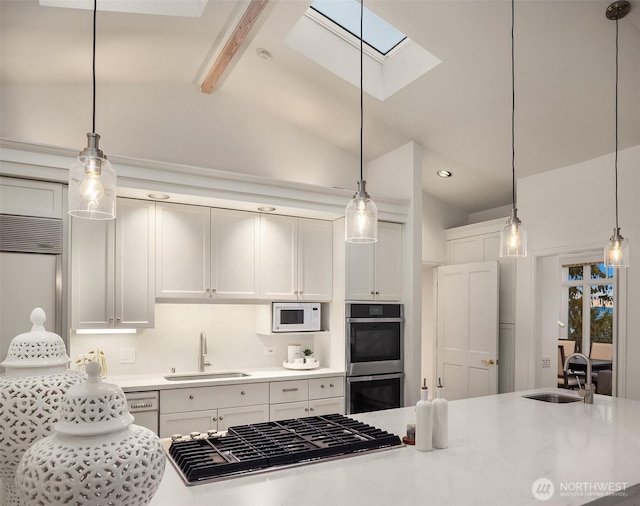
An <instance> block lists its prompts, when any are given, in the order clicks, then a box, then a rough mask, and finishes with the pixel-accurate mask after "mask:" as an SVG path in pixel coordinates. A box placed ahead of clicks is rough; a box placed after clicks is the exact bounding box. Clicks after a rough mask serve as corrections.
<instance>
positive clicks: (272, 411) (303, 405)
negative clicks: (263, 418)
mask: <svg viewBox="0 0 640 506" xmlns="http://www.w3.org/2000/svg"><path fill="white" fill-rule="evenodd" d="M310 415H311V413H309V403H308V402H307V401H299V402H286V403H284V404H274V405H271V406H270V407H269V420H271V421H272V422H275V421H277V420H289V419H290V418H304V417H305V416H310Z"/></svg>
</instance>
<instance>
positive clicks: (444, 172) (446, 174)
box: [436, 170, 453, 178]
mask: <svg viewBox="0 0 640 506" xmlns="http://www.w3.org/2000/svg"><path fill="white" fill-rule="evenodd" d="M436 174H438V176H440V177H444V178H447V177H451V176H453V172H449V171H448V170H439V171H438V172H436Z"/></svg>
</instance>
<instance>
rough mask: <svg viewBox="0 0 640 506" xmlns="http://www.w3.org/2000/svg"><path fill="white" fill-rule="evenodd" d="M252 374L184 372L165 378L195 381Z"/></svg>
mask: <svg viewBox="0 0 640 506" xmlns="http://www.w3.org/2000/svg"><path fill="white" fill-rule="evenodd" d="M247 376H251V375H250V374H247V373H245V372H235V371H231V372H190V373H183V374H168V375H167V376H165V377H164V379H166V380H168V381H195V380H208V379H230V378H246V377H247Z"/></svg>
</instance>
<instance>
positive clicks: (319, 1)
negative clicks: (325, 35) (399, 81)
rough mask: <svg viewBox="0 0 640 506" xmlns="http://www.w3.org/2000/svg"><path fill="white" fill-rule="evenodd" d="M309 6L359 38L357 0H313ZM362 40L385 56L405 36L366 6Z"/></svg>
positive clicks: (358, 8)
mask: <svg viewBox="0 0 640 506" xmlns="http://www.w3.org/2000/svg"><path fill="white" fill-rule="evenodd" d="M311 8H312V9H313V10H314V11H316V12H319V13H320V14H322V15H323V16H324V17H325V18H327V19H329V20H331V21H332V22H333V23H335V24H336V25H337V26H339V27H340V28H342V29H343V30H346V31H347V32H349V33H350V34H351V35H353V36H354V37H356V38H357V39H358V40H359V39H360V2H358V1H357V0H341V1H336V0H315V1H314V2H313V3H312V4H311ZM363 17H364V20H363V32H364V36H363V40H362V41H363V42H364V43H365V44H367V45H368V46H370V47H372V48H373V49H375V50H376V51H378V52H379V53H380V54H381V55H382V56H386V55H387V54H388V53H389V52H390V51H391V50H392V49H393V48H395V47H396V46H398V45H399V44H400V43H401V42H402V41H403V40H405V39H406V36H405V35H404V34H403V33H402V32H400V31H398V30H396V29H395V28H394V27H393V26H391V25H390V24H389V23H387V22H386V21H385V20H384V19H382V18H380V17H379V16H376V15H375V14H374V13H373V12H371V11H370V10H369V9H367V8H366V7H365V8H364V13H363Z"/></svg>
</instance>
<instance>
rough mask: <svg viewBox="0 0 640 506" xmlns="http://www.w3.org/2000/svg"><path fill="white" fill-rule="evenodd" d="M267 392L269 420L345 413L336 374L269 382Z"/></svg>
mask: <svg viewBox="0 0 640 506" xmlns="http://www.w3.org/2000/svg"><path fill="white" fill-rule="evenodd" d="M269 395H270V399H271V405H270V407H269V419H270V420H271V421H275V420H286V419H289V418H301V417H305V416H318V415H329V414H332V413H338V414H341V415H343V414H344V413H345V403H344V378H343V377H340V376H334V377H330V378H317V379H310V380H295V381H277V382H272V383H271V384H270V385H269Z"/></svg>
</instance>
